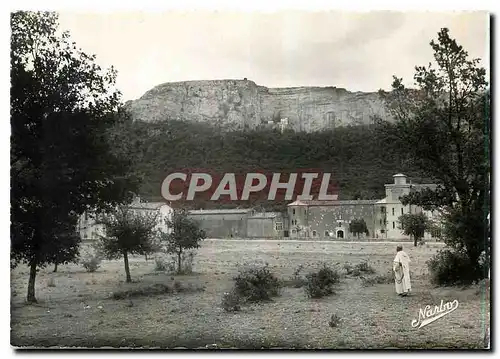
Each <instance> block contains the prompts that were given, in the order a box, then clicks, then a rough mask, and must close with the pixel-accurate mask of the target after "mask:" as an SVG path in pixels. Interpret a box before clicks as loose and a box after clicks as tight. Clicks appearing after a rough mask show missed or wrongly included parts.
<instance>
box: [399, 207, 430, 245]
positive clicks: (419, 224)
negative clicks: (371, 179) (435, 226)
mask: <svg viewBox="0 0 500 359" xmlns="http://www.w3.org/2000/svg"><path fill="white" fill-rule="evenodd" d="M399 223H400V225H401V226H400V228H401V229H402V230H403V233H404V234H406V235H407V236H412V237H413V244H414V245H415V247H416V246H417V244H418V242H420V241H421V239H422V238H424V234H425V232H426V231H428V230H429V229H430V226H431V223H430V221H429V219H428V218H427V216H426V215H425V214H424V213H422V212H419V213H405V214H403V215H401V216H399Z"/></svg>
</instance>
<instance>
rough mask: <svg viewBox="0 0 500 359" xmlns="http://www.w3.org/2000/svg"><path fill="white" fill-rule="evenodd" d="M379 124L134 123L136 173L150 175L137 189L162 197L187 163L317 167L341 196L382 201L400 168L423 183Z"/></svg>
mask: <svg viewBox="0 0 500 359" xmlns="http://www.w3.org/2000/svg"><path fill="white" fill-rule="evenodd" d="M376 127H377V126H376V125H363V126H352V127H339V128H336V129H335V130H324V131H316V132H311V133H306V132H293V131H285V132H283V133H281V132H279V131H275V130H271V129H252V130H245V131H231V132H224V131H220V130H218V129H217V128H216V127H215V126H211V125H210V124H207V123H191V122H182V121H178V120H174V119H168V121H162V122H157V123H146V122H140V121H136V122H135V123H134V126H133V127H132V126H131V127H130V129H129V132H128V133H129V140H130V141H131V142H133V143H134V146H135V145H136V144H137V151H138V152H139V153H140V154H139V155H140V156H141V160H140V161H137V168H136V170H137V171H138V172H141V173H144V175H145V177H144V182H143V185H142V187H141V190H140V194H141V197H143V198H151V199H158V198H159V195H158V189H159V188H160V186H161V183H162V181H163V180H164V179H165V173H172V172H175V171H176V170H179V169H185V168H200V169H209V170H213V171H214V172H216V173H225V172H231V173H248V172H254V171H255V170H256V169H259V170H263V171H266V170H267V171H269V172H282V171H284V170H296V169H298V168H319V169H323V170H324V171H326V172H331V173H333V177H332V181H336V182H338V186H339V188H340V193H339V195H340V197H339V198H340V199H353V198H359V197H362V198H364V199H374V198H378V199H380V198H383V197H384V196H385V192H384V184H386V183H388V181H389V180H391V179H392V175H393V174H394V171H395V169H396V168H397V169H398V170H400V171H403V172H404V173H405V174H407V175H408V176H412V177H413V179H414V180H415V181H424V180H425V179H423V178H422V176H421V174H420V173H419V171H417V170H416V168H415V166H413V165H412V164H411V163H406V164H401V161H400V156H399V155H398V154H397V153H395V152H394V151H392V152H391V151H388V146H389V144H390V142H389V141H388V138H386V136H385V135H383V134H380V135H379V134H378V132H376V131H375V130H376ZM145 139H147V142H146V141H145ZM127 144H128V142H127ZM180 203H181V204H182V207H185V208H194V207H196V208H215V206H217V207H219V206H221V204H220V203H214V202H213V201H209V200H204V199H202V198H200V197H198V196H196V197H195V200H194V201H180ZM288 203H289V201H278V202H269V201H266V200H262V199H261V198H258V196H250V198H249V200H248V201H246V202H238V203H227V204H223V206H227V207H231V206H238V205H241V206H247V207H248V206H263V207H264V208H265V209H266V210H274V209H276V210H283V209H286V205H287V204H288Z"/></svg>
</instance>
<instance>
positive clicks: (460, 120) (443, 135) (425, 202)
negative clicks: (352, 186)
mask: <svg viewBox="0 0 500 359" xmlns="http://www.w3.org/2000/svg"><path fill="white" fill-rule="evenodd" d="M430 45H431V47H432V49H433V50H434V60H435V63H434V64H429V66H427V67H426V66H417V67H416V73H415V76H414V80H415V83H416V85H417V87H418V88H417V89H414V90H412V89H407V88H405V87H404V85H403V82H402V79H399V78H397V77H394V82H393V85H392V91H391V92H390V93H388V94H387V93H383V92H381V95H382V96H383V97H384V99H385V100H386V104H387V107H388V109H389V110H390V112H391V114H392V117H393V119H394V120H395V121H394V122H384V121H380V123H379V125H380V129H381V131H380V132H383V133H384V134H383V136H386V137H387V138H389V139H390V143H392V144H393V145H394V150H399V153H400V154H401V155H402V156H404V160H405V161H407V162H411V163H413V164H414V165H415V166H416V167H417V168H419V169H420V171H422V173H423V175H424V176H428V177H430V178H432V179H433V180H434V181H435V182H436V183H438V188H437V189H435V190H431V189H428V190H425V191H422V192H418V191H417V192H415V193H411V194H410V195H409V196H406V197H403V198H402V200H403V203H411V204H416V205H419V206H422V207H423V208H424V209H435V208H438V209H440V212H441V213H442V214H443V216H444V222H445V232H447V233H445V243H446V244H447V245H448V246H449V247H450V248H453V250H455V251H457V253H456V256H457V258H462V257H461V256H462V254H463V253H462V251H465V254H466V256H467V257H468V261H469V266H470V269H471V272H472V273H474V274H475V275H476V276H478V278H479V277H480V276H481V271H480V270H479V267H478V264H477V259H478V256H479V255H480V253H481V252H482V251H483V250H485V251H486V252H489V243H488V241H487V240H486V238H487V236H488V233H489V224H488V221H487V215H488V213H489V195H490V189H489V188H490V167H491V166H490V154H489V136H490V133H489V128H490V114H489V103H490V94H489V88H488V84H487V82H486V70H485V69H484V68H482V67H480V66H479V62H480V60H479V59H469V55H468V53H467V51H466V50H465V49H464V48H463V47H462V46H460V45H459V44H457V42H456V41H455V40H454V39H452V38H451V37H450V34H449V30H448V29H446V28H444V29H441V31H440V32H439V33H438V39H437V41H434V40H433V41H431V43H430ZM459 272H460V271H459ZM464 275H465V276H466V277H468V276H469V274H467V273H465V272H464ZM464 279H467V278H464Z"/></svg>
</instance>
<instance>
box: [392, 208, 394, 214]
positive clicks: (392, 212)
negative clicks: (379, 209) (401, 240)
mask: <svg viewBox="0 0 500 359" xmlns="http://www.w3.org/2000/svg"><path fill="white" fill-rule="evenodd" d="M392 215H393V216H394V207H392Z"/></svg>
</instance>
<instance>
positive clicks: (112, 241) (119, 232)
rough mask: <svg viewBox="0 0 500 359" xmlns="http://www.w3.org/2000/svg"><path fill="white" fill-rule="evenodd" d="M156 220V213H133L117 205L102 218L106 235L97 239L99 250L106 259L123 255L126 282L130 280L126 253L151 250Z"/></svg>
mask: <svg viewBox="0 0 500 359" xmlns="http://www.w3.org/2000/svg"><path fill="white" fill-rule="evenodd" d="M157 220H158V215H157V214H140V213H134V211H133V210H130V209H128V208H126V207H119V208H118V209H116V210H114V211H112V212H111V213H110V214H108V215H105V216H103V218H102V224H104V227H105V232H106V235H105V236H103V237H101V238H100V240H99V244H100V247H101V250H102V252H103V254H104V256H105V257H106V258H108V259H116V258H120V257H122V256H123V261H124V265H125V273H126V276H127V282H131V281H132V278H131V277H130V268H129V263H128V255H129V254H144V253H149V252H150V251H151V245H152V244H151V243H152V241H153V240H154V237H155V236H156V235H157V230H156V226H157Z"/></svg>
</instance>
